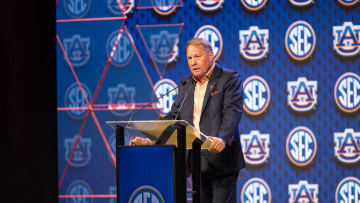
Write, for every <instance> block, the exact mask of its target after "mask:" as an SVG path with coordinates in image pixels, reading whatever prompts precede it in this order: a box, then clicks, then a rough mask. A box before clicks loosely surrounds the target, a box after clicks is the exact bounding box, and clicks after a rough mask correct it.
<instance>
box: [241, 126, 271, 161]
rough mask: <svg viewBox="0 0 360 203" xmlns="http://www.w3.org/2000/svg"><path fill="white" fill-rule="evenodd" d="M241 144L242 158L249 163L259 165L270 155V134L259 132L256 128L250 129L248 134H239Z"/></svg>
mask: <svg viewBox="0 0 360 203" xmlns="http://www.w3.org/2000/svg"><path fill="white" fill-rule="evenodd" d="M240 140H241V146H242V150H243V154H244V158H245V161H246V163H247V164H249V165H261V164H263V163H265V162H267V161H268V159H269V157H270V148H269V144H270V135H269V134H260V132H259V131H258V130H252V131H251V132H250V134H241V136H240Z"/></svg>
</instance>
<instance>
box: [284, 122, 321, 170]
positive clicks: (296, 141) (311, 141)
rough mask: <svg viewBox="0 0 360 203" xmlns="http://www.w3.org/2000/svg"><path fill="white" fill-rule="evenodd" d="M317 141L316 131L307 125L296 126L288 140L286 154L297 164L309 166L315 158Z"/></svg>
mask: <svg viewBox="0 0 360 203" xmlns="http://www.w3.org/2000/svg"><path fill="white" fill-rule="evenodd" d="M316 152H317V141H316V138H315V135H314V133H313V132H312V131H311V130H310V129H309V128H307V127H304V126H299V127H296V128H294V129H293V130H292V131H291V132H290V133H289V135H288V137H287V140H286V154H287V156H288V158H289V159H290V161H291V162H292V163H293V164H295V165H296V166H307V165H309V164H310V163H311V162H312V161H313V159H314V158H315V155H316Z"/></svg>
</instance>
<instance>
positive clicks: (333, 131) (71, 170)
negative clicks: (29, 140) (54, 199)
mask: <svg viewBox="0 0 360 203" xmlns="http://www.w3.org/2000/svg"><path fill="white" fill-rule="evenodd" d="M358 1H359V0H314V1H312V0H288V1H287V0H258V1H252V0H233V1H226V2H224V1H222V0H220V1H205V0H191V1H190V0H184V1H182V0H166V1H165V0H162V1H160V0H151V1H150V0H147V1H146V0H141V1H140V0H138V1H135V2H134V1H133V0H121V1H116V0H58V1H57V2H56V5H57V7H56V11H57V12H56V18H57V24H56V25H57V36H56V37H57V93H58V94H57V95H58V100H57V101H58V104H57V105H58V163H59V172H58V173H59V175H58V178H59V185H58V189H59V201H60V202H81V201H85V202H115V195H116V179H115V176H116V171H115V165H114V162H115V157H114V155H115V154H114V153H115V139H114V134H115V133H114V131H113V129H112V128H110V127H109V126H107V125H106V124H105V121H108V120H128V119H129V116H130V114H131V113H132V112H133V111H134V110H135V109H139V108H141V107H145V109H144V110H142V111H140V112H138V113H137V114H136V115H135V117H134V119H135V120H148V119H158V118H159V117H160V116H162V115H164V114H166V112H167V111H168V108H169V107H170V106H171V104H172V102H173V101H174V100H175V99H176V94H172V95H170V96H168V97H165V98H164V99H163V100H161V103H158V104H156V105H152V106H146V103H148V102H150V101H152V100H153V99H155V97H156V96H159V95H161V94H162V93H164V92H166V91H167V90H169V89H171V88H172V87H174V86H175V85H176V84H179V82H180V81H181V79H182V78H184V77H185V76H187V75H189V74H190V71H189V69H188V66H187V61H186V53H185V52H186V41H187V40H189V39H191V38H193V37H194V36H199V37H205V38H207V39H208V40H210V41H211V43H212V45H213V48H214V51H215V52H216V53H215V54H216V57H217V62H218V63H220V64H221V65H223V66H225V67H227V68H229V69H233V70H236V71H238V72H239V73H240V75H241V76H242V79H243V82H244V114H243V116H242V119H241V122H240V124H239V128H240V131H241V132H240V133H241V141H242V147H243V150H244V153H245V156H246V160H247V163H248V166H247V168H246V169H244V170H242V171H241V172H240V175H239V180H238V187H237V194H238V197H237V198H238V202H240V201H244V202H259V201H260V200H264V201H265V202H270V201H273V202H299V201H301V200H305V202H307V201H308V202H319V201H321V202H337V201H339V202H340V201H341V200H344V202H355V201H356V202H357V201H358V200H359V199H360V192H359V191H360V190H359V189H358V188H360V180H359V179H360V170H359V166H360V116H359V108H360V77H359V75H360V56H359V55H360V20H359V19H360V18H359V17H360V15H359V14H360V6H359V2H358ZM122 5H124V8H123V10H121V9H120V7H122ZM169 80H170V81H169ZM188 185H189V188H190V187H191V179H189V180H188ZM348 189H349V190H348ZM79 195H82V196H79ZM188 197H189V198H188V199H189V201H191V195H189V196H188Z"/></svg>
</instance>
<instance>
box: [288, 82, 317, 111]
mask: <svg viewBox="0 0 360 203" xmlns="http://www.w3.org/2000/svg"><path fill="white" fill-rule="evenodd" d="M287 91H288V93H289V95H288V104H289V106H290V107H291V109H293V110H294V111H300V112H304V111H310V110H312V109H314V108H315V105H316V104H317V99H318V98H317V94H316V92H317V81H308V80H307V79H306V78H305V77H299V78H298V79H297V81H289V82H287Z"/></svg>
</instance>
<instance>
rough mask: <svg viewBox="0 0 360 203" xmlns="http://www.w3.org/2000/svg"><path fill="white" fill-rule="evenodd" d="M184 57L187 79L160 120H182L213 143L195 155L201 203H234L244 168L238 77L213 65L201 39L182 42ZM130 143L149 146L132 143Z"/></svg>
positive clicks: (145, 141)
mask: <svg viewBox="0 0 360 203" xmlns="http://www.w3.org/2000/svg"><path fill="white" fill-rule="evenodd" d="M186 55H187V60H188V63H189V68H190V71H191V73H192V76H189V77H187V78H185V79H183V80H182V82H181V84H183V85H180V87H179V93H178V97H177V99H176V101H175V103H174V104H173V105H172V108H171V111H170V112H169V113H168V115H166V116H165V118H164V119H169V120H172V119H178V120H180V119H181V120H186V121H188V122H189V123H190V124H192V125H194V126H195V128H197V129H199V130H200V131H201V132H202V133H204V134H205V135H207V136H209V138H210V139H211V140H212V141H213V142H212V143H211V145H210V147H209V150H208V151H202V152H201V202H204V203H208V202H213V203H218V202H222V203H225V202H236V184H237V177H238V173H239V170H240V169H241V168H244V167H245V161H244V157H243V154H242V149H241V146H240V136H239V131H238V124H239V122H240V118H241V114H242V105H243V104H242V102H243V91H242V84H241V79H240V76H239V74H237V73H236V72H234V71H230V70H227V69H225V68H223V67H221V66H220V65H218V64H215V61H214V52H213V50H212V46H211V44H210V43H209V42H208V41H207V40H205V39H202V38H194V39H192V40H190V41H188V43H187V45H186ZM130 144H131V145H142V144H151V141H150V140H149V139H144V138H135V139H133V140H131V142H130Z"/></svg>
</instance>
